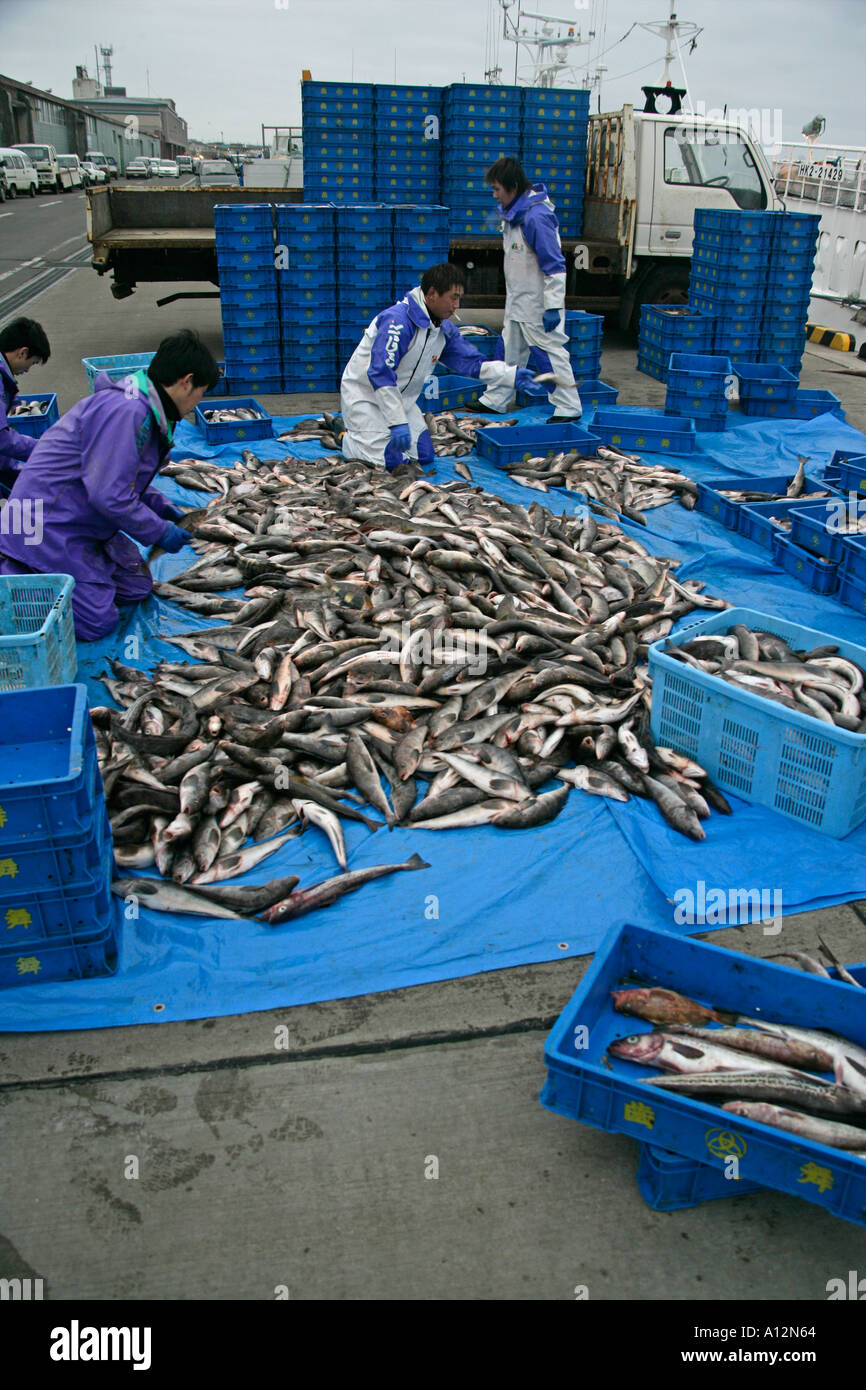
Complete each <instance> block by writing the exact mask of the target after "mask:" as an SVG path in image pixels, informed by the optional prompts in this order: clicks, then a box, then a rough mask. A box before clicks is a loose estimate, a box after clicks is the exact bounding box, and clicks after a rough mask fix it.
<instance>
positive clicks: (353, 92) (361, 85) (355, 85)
mask: <svg viewBox="0 0 866 1390" xmlns="http://www.w3.org/2000/svg"><path fill="white" fill-rule="evenodd" d="M375 93H376V87H375V84H374V83H372V82H313V81H312V79H309V78H308V79H307V80H306V81H304V82H302V83H301V97H302V99H303V101H304V103H306V102H326V103H327V102H330V101H349V100H352V99H360V100H361V101H372V100H373V98H374V96H375Z"/></svg>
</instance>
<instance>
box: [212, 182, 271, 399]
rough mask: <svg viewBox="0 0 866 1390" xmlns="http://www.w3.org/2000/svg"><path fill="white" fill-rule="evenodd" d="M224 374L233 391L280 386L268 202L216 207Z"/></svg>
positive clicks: (242, 392)
mask: <svg viewBox="0 0 866 1390" xmlns="http://www.w3.org/2000/svg"><path fill="white" fill-rule="evenodd" d="M214 228H215V230H216V253H217V266H218V269H219V287H220V310H221V312H222V321H223V343H224V346H225V375H226V381H227V383H228V387H229V390H230V391H231V392H232V394H234V395H249V394H250V393H273V392H275V391H279V390H280V389H281V387H280V319H279V312H278V301H277V271H276V267H275V257H274V228H273V208H272V207H271V205H270V203H218V204H217V205H216V207H215V208H214Z"/></svg>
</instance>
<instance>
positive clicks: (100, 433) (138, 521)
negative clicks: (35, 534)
mask: <svg viewBox="0 0 866 1390" xmlns="http://www.w3.org/2000/svg"><path fill="white" fill-rule="evenodd" d="M141 379H142V381H144V389H138V390H136V391H135V392H130V390H129V387H128V386H127V381H112V380H111V379H110V377H108V376H107V375H106V374H105V373H104V372H103V373H102V374H101V375H100V376H98V377H97V379H96V384H95V387H94V393H93V395H92V396H88V397H86V398H85V399H84V400H83V401H79V402H78V404H77V405H74V406H73V407H72V409H71V410H69V411H67V413H66V414H65V415H63V416H61V418H60V419H59V420H58V421H57V423H56V424H55V425H53V426H52V428H51V429H50V430H48V431H46V433H45V434H44V435H43V436H42V438H41V439H38V440H36V441H35V442H36V447H35V448H34V450H33V452H32V453H31V455H30V458H29V461H28V463H27V467H26V468H25V469H23V470H22V472H20V473H19V474H18V477H17V479H16V482H15V485H14V487H13V488H12V492H11V494H10V499H11V498H18V499H19V500H20V501H21V502H22V503H23V502H25V501H26V500H27V499H30V501H31V505H32V504H34V503H36V502H40V503H41V504H42V537H41V540H40V542H39V544H36V545H28V544H25V537H24V536H23V535H13V534H9V535H2V534H0V552H2V553H3V554H4V555H8V556H9V557H10V558H11V559H13V560H17V561H19V563H21V564H23V565H26V566H27V567H28V568H29V569H31V570H35V571H36V572H37V573H41V574H71V575H72V577H73V578H74V579H80V580H83V581H84V580H91V579H98V578H105V579H106V580H107V581H108V582H111V574H112V572H113V567H114V564H121V565H123V566H125V567H129V568H132V567H135V566H137V565H139V564H140V562H141V556H140V555H139V552H138V550H137V549H136V547H135V546H134V545H133V544H132V542H131V541H130V540H128V539H127V537H129V536H131V537H132V539H133V540H136V541H139V542H140V543H141V544H142V545H155V544H156V543H157V542H158V541H160V540H162V538H163V536H164V535H165V533H166V530H167V523H168V522H169V521H171V520H173V519H175V518H176V517H177V516H178V509H177V508H176V507H175V506H174V505H173V504H172V503H171V502H169V500H168V498H167V497H165V496H164V495H163V494H162V493H161V492H158V491H157V490H156V488H152V487H150V486H149V484H150V482H151V480H152V479H153V477H154V474H155V473H156V471H157V469H158V468H159V466H160V463H161V462H162V460H163V458H164V457H165V456H166V454H167V452H168V446H169V440H170V437H171V429H170V427H169V425H168V422H167V420H166V417H165V412H164V410H163V407H162V403H161V401H160V399H159V395H158V393H157V390H156V387H155V386H154V385H153V383H152V382H150V383H149V385H148V382H147V379H146V378H145V377H144V376H143V374H142V378H141ZM127 380H128V379H127ZM121 532H122V533H124V534H119V533H121Z"/></svg>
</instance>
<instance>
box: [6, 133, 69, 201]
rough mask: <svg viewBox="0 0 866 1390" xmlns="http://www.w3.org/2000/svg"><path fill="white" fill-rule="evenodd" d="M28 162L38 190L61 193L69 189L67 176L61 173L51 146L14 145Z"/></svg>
mask: <svg viewBox="0 0 866 1390" xmlns="http://www.w3.org/2000/svg"><path fill="white" fill-rule="evenodd" d="M13 149H16V150H20V151H21V153H22V154H23V155H26V157H27V158H28V159H29V160H30V163H31V164H32V165H33V168H34V169H35V170H36V176H37V179H38V181H39V187H40V189H43V188H44V189H45V191H46V192H47V193H63V192H64V190H65V189H67V188H71V186H72V185H71V182H70V180H69V176H68V175H67V174H64V173H62V172H61V169H60V165H59V163H58V154H57V150H56V149H55V148H54V146H53V145H14V146H13Z"/></svg>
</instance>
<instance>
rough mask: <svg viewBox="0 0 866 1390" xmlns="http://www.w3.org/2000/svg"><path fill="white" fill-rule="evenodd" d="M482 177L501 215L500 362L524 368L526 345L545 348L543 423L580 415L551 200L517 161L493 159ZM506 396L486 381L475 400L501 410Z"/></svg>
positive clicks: (502, 389) (562, 259) (562, 262)
mask: <svg viewBox="0 0 866 1390" xmlns="http://www.w3.org/2000/svg"><path fill="white" fill-rule="evenodd" d="M486 177H487V182H488V183H489V184H490V186H491V188H492V190H493V196H494V198H496V199H497V201H498V203H499V213H500V216H501V217H502V247H503V251H504V254H505V324H504V326H503V329H502V335H503V338H504V340H505V361H506V362H507V363H509V364H510V365H512V366H518V367H525V366H526V363H527V360H528V358H529V349H530V348H533V347H534V348H539V349H540V350H541V351H542V352H545V353H547V356H548V357H549V358H550V366H551V370H552V372H553V373H554V375H555V376H556V378H557V381H558V384H557V386H556V388H555V389H554V391H553V392H552V393H551V396H550V401H551V404H552V405H553V408H554V413H553V415H552V416H551V417H550V420H549V421H548V423H549V424H551V423H553V421H557V422H558V421H561V420H579V419H580V416H581V409H582V408H581V404H580V396H579V395H578V393H577V387H576V386H575V384H574V373H573V372H572V370H571V362H570V361H569V357H568V346H567V345H568V336H567V334H566V332H565V257H564V256H563V254H562V245H561V243H560V240H559V223H558V222H557V220H556V213H555V212H554V208H553V203H552V202H551V201H550V198H549V197H548V196H547V189H546V188H545V186H544V184H543V183H536V184H530V182H529V180H528V178H527V177H526V175H525V174H524V172H523V166H522V165H521V164H520V162H519V160H516V159H498V160H497V161H496V163H495V164H493V165H491V167H490V168H489V169H488V170H487V175H486ZM511 399H512V397H511V392H510V390H509V388H508V387H507V386H506V385H504V384H503V385H497V386H490V387H489V388H488V389H487V390H486V391H485V393H484V395H483V396H482V397H481V400H480V402H479V404H480V406H481V408H482V409H486V410H488V411H489V412H491V413H494V414H502V413H504V412H505V411H506V410H508V408H509V407H510V405H511Z"/></svg>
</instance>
